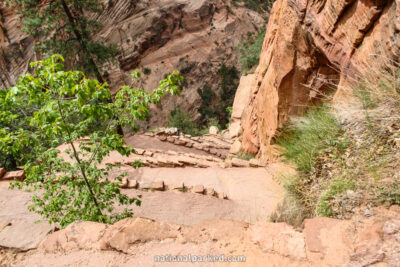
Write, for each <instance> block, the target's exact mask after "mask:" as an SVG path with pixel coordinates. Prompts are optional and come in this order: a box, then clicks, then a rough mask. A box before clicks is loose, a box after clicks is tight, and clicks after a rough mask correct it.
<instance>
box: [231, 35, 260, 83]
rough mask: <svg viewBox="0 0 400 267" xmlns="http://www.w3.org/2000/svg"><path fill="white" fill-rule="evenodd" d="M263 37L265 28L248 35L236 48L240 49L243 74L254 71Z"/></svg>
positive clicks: (258, 59)
mask: <svg viewBox="0 0 400 267" xmlns="http://www.w3.org/2000/svg"><path fill="white" fill-rule="evenodd" d="M264 37H265V29H262V30H261V31H260V32H259V33H258V34H257V35H256V36H254V37H252V36H251V35H250V36H249V38H248V39H246V40H244V41H243V42H242V44H241V45H240V46H238V47H236V49H238V50H239V51H240V57H239V61H240V65H241V69H242V73H243V74H245V75H246V74H248V73H251V72H253V71H254V67H257V65H258V63H259V61H260V54H261V49H262V45H263V42H264Z"/></svg>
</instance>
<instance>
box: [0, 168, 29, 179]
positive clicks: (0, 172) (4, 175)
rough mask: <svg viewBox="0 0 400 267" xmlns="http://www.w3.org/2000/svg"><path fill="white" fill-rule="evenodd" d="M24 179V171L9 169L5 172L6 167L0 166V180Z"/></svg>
mask: <svg viewBox="0 0 400 267" xmlns="http://www.w3.org/2000/svg"><path fill="white" fill-rule="evenodd" d="M24 179H25V171H23V170H18V171H11V172H7V171H6V169H4V168H0V181H14V180H18V181H23V180H24Z"/></svg>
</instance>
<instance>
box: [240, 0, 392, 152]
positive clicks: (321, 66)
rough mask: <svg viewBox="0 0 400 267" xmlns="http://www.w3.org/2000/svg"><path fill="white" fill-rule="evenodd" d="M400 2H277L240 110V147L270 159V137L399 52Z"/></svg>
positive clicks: (301, 0)
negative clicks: (331, 92) (352, 78)
mask: <svg viewBox="0 0 400 267" xmlns="http://www.w3.org/2000/svg"><path fill="white" fill-rule="evenodd" d="M399 48H400V1H398V0H396V1H391V0H379V1H372V0H277V1H276V2H275V4H274V7H273V9H272V11H271V16H270V20H269V24H268V27H267V34H266V37H265V40H264V44H263V49H262V53H261V58H260V64H259V66H258V68H257V70H256V73H255V75H254V78H253V80H252V81H251V82H249V81H247V84H251V85H250V86H248V90H250V91H251V92H250V94H249V98H248V99H247V100H246V101H247V105H246V106H247V108H246V109H245V110H244V112H243V115H242V121H241V126H242V130H243V135H242V149H243V150H245V151H247V152H249V153H253V154H256V153H259V156H261V157H265V158H268V156H269V153H270V151H271V149H270V143H271V139H272V138H273V137H274V135H275V134H276V130H277V128H278V127H279V126H281V124H282V123H283V122H285V121H286V120H287V119H288V118H289V117H290V116H291V115H299V114H301V112H302V111H303V110H304V107H305V106H306V105H308V104H309V103H310V102H313V101H317V99H318V98H319V96H320V94H321V93H324V92H326V91H327V90H328V89H329V88H330V87H332V86H334V87H336V88H338V90H337V93H336V98H337V99H340V97H342V96H343V95H345V93H346V92H345V91H344V90H343V88H344V86H343V85H345V84H346V83H347V82H348V78H347V77H349V75H350V74H352V73H355V72H361V73H362V72H363V71H368V69H369V67H368V66H371V65H375V66H378V64H379V62H380V61H382V60H385V59H386V60H387V59H394V60H398V59H399V55H400V50H399Z"/></svg>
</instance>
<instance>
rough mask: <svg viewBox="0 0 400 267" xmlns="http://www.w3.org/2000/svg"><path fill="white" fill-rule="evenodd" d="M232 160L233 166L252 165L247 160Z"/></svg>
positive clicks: (243, 166) (244, 166)
mask: <svg viewBox="0 0 400 267" xmlns="http://www.w3.org/2000/svg"><path fill="white" fill-rule="evenodd" d="M231 161H232V166H233V167H240V168H246V167H249V166H250V163H249V162H248V161H247V160H243V159H238V158H232V160H231Z"/></svg>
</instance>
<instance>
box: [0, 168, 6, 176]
mask: <svg viewBox="0 0 400 267" xmlns="http://www.w3.org/2000/svg"><path fill="white" fill-rule="evenodd" d="M4 174H6V169H4V168H0V179H1V178H2V177H3V176H4Z"/></svg>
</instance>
